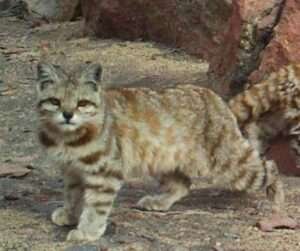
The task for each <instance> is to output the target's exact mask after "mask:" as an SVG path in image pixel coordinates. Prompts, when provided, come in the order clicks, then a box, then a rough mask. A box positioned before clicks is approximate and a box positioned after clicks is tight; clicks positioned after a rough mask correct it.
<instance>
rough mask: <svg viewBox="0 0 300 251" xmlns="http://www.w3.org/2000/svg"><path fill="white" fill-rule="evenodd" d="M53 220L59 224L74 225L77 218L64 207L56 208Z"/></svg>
mask: <svg viewBox="0 0 300 251" xmlns="http://www.w3.org/2000/svg"><path fill="white" fill-rule="evenodd" d="M51 220H52V222H53V223H54V224H56V225H58V226H72V225H76V223H77V222H76V219H75V218H74V217H72V216H71V215H70V214H69V213H68V212H67V211H66V210H65V208H63V207H59V208H57V209H55V210H54V212H53V213H52V215H51Z"/></svg>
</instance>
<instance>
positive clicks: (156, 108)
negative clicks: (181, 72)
mask: <svg viewBox="0 0 300 251" xmlns="http://www.w3.org/2000/svg"><path fill="white" fill-rule="evenodd" d="M106 100H107V103H108V105H109V108H110V110H111V111H112V113H113V114H115V115H116V117H117V118H119V119H122V118H124V119H125V117H126V118H127V119H130V120H136V121H142V120H146V121H147V120H149V119H150V118H151V119H153V120H155V119H157V120H159V119H160V118H161V119H167V118H169V119H171V118H172V119H173V120H176V122H177V123H180V124H189V122H190V121H191V120H193V119H195V118H197V120H199V116H201V117H203V119H204V118H207V117H215V116H222V117H223V119H225V120H226V119H228V120H235V119H234V117H233V116H232V114H231V112H230V111H229V109H228V107H227V105H226V104H225V102H224V101H223V100H222V98H221V97H219V96H218V95H217V94H215V93H214V92H213V91H211V90H210V89H208V88H203V87H199V86H195V85H180V86H176V87H163V88H155V89H152V88H138V87H135V88H133V87H131V88H123V87H119V88H111V89H108V90H107V91H106Z"/></svg>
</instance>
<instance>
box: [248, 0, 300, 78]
mask: <svg viewBox="0 0 300 251" xmlns="http://www.w3.org/2000/svg"><path fill="white" fill-rule="evenodd" d="M299 23H300V2H299V1H298V0H286V1H285V4H284V6H283V10H282V13H281V16H280V19H279V21H278V25H277V26H276V28H275V29H274V35H273V38H272V40H271V41H270V43H269V44H268V46H267V47H266V48H265V49H264V50H263V51H262V53H261V54H260V65H259V67H258V70H256V71H255V72H253V73H252V74H251V76H250V80H251V81H252V82H253V83H256V82H258V81H259V80H261V79H262V78H263V77H264V76H265V75H266V74H269V73H270V72H272V71H276V70H278V69H279V68H280V67H281V66H283V65H286V64H289V63H294V62H299V61H300V29H299Z"/></svg>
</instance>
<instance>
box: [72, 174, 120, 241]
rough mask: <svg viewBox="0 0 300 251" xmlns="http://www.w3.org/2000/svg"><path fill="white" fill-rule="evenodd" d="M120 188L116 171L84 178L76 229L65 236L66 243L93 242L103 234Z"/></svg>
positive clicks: (118, 175)
mask: <svg viewBox="0 0 300 251" xmlns="http://www.w3.org/2000/svg"><path fill="white" fill-rule="evenodd" d="M120 187H121V175H120V174H119V172H116V171H114V172H107V173H101V172H100V173H99V174H94V175H93V176H89V177H86V183H85V185H84V196H83V210H82V213H81V216H80V218H79V224H78V226H77V229H74V230H71V231H70V232H69V234H68V236H67V240H68V241H83V240H87V241H94V240H97V239H98V238H100V237H101V236H102V235H103V234H104V232H105V229H106V225H107V218H108V216H109V214H110V211H111V209H112V205H113V201H114V199H115V197H116V195H117V192H118V190H119V189H120Z"/></svg>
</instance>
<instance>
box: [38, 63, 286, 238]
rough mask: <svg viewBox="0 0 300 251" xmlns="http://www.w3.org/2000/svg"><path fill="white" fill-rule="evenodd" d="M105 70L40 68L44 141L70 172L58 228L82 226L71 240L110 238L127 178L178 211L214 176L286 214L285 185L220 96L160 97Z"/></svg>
mask: <svg viewBox="0 0 300 251" xmlns="http://www.w3.org/2000/svg"><path fill="white" fill-rule="evenodd" d="M101 72H102V69H101V66H100V65H99V64H88V65H86V66H84V67H81V69H80V70H77V71H75V72H73V73H68V72H66V71H65V70H64V69H62V67H60V66H56V65H52V64H47V63H40V64H39V65H38V105H37V109H38V114H39V118H40V126H39V139H40V142H41V144H42V145H43V146H44V147H45V148H46V149H47V151H48V152H49V154H51V155H52V156H53V157H54V158H55V159H56V160H58V161H59V162H60V163H61V168H62V170H63V174H64V183H65V191H64V194H65V195H64V206H63V207H61V208H58V209H56V210H55V211H54V212H53V214H52V217H51V218H52V221H53V222H54V223H55V224H57V225H61V226H62V225H73V224H77V228H76V229H74V230H71V231H70V232H69V234H68V236H67V240H96V239H98V238H99V237H100V236H102V235H103V233H104V231H105V229H106V224H107V218H108V215H109V213H110V211H111V208H112V204H113V201H114V199H115V197H116V195H117V192H118V190H119V189H120V187H121V185H122V182H123V180H124V178H126V177H132V176H139V177H142V176H149V175H150V176H152V177H154V178H156V179H157V180H158V181H159V182H160V184H161V187H162V189H163V191H164V192H163V193H162V194H159V195H155V196H146V197H144V198H142V199H141V200H140V201H139V202H138V206H139V207H142V208H144V209H147V210H168V209H169V208H170V207H171V206H172V205H173V204H174V203H175V202H176V201H178V200H179V199H181V198H182V197H184V196H186V195H187V194H188V192H189V188H190V185H191V178H192V177H197V176H211V177H213V178H215V179H216V180H219V181H223V182H225V183H227V184H228V185H229V186H230V187H231V188H232V189H236V190H248V191H251V190H260V189H263V188H266V189H267V192H268V195H269V197H270V199H271V200H272V201H273V203H274V210H276V209H277V210H279V208H280V206H281V205H282V203H283V201H284V193H283V188H282V183H281V181H280V179H279V177H278V172H277V169H276V167H275V166H274V164H273V162H271V161H270V162H268V161H262V160H261V159H260V158H259V154H258V153H257V152H256V150H255V149H254V148H253V147H252V146H251V145H250V144H249V142H248V141H247V140H246V139H244V138H243V136H242V135H241V132H240V130H239V128H238V124H237V122H236V119H235V117H234V115H233V114H232V113H231V111H230V110H229V108H228V107H227V105H226V104H225V103H224V102H223V101H222V99H221V98H220V97H219V96H217V95H216V94H214V93H213V92H212V91H211V90H209V89H205V88H201V87H196V86H192V85H186V86H179V87H176V88H174V87H173V88H164V89H159V90H154V89H150V88H124V87H119V88H107V87H105V86H104V85H103V84H102V83H101V82H100V78H101Z"/></svg>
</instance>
